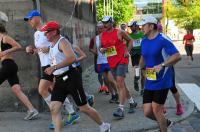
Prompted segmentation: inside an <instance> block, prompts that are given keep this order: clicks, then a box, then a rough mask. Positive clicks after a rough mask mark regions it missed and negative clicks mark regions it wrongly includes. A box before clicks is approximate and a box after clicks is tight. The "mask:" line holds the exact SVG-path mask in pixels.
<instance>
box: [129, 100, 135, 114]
mask: <svg viewBox="0 0 200 132" xmlns="http://www.w3.org/2000/svg"><path fill="white" fill-rule="evenodd" d="M136 106H137V103H136V102H135V101H134V103H130V107H129V110H128V113H134V112H135V107H136Z"/></svg>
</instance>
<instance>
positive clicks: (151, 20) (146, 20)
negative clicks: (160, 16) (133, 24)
mask: <svg viewBox="0 0 200 132" xmlns="http://www.w3.org/2000/svg"><path fill="white" fill-rule="evenodd" d="M147 23H153V24H157V23H158V21H157V19H156V18H155V17H153V16H145V17H144V18H142V20H141V21H140V22H138V25H139V26H142V25H145V24H147Z"/></svg>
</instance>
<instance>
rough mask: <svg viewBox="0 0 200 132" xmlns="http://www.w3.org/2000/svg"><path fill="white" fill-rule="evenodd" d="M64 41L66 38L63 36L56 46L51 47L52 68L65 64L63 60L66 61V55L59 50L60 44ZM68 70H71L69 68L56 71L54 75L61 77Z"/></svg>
mask: <svg viewBox="0 0 200 132" xmlns="http://www.w3.org/2000/svg"><path fill="white" fill-rule="evenodd" d="M62 39H65V38H64V37H62V36H61V37H60V39H59V40H58V41H57V43H56V44H55V45H54V46H51V47H50V50H49V58H50V61H51V66H54V65H57V64H59V63H61V62H63V60H65V59H66V56H65V55H64V53H62V52H60V50H59V44H60V41H61V40H62ZM68 70H69V67H68V66H67V67H63V68H60V69H58V70H55V71H54V72H53V74H54V75H61V74H63V73H64V72H66V71H68Z"/></svg>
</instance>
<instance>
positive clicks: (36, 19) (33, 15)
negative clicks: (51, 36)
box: [24, 10, 80, 129]
mask: <svg viewBox="0 0 200 132" xmlns="http://www.w3.org/2000/svg"><path fill="white" fill-rule="evenodd" d="M24 20H25V21H27V22H28V23H29V25H30V26H31V27H32V28H34V29H36V30H37V31H36V32H35V34H34V42H35V47H36V48H33V47H32V46H27V48H26V52H27V53H30V54H38V55H39V58H40V64H41V69H42V73H41V77H40V82H39V87H38V91H39V94H40V95H41V96H42V97H43V99H44V100H45V102H46V103H47V105H48V106H49V105H50V102H51V94H50V93H49V89H51V88H52V87H53V75H47V74H46V73H45V72H44V70H45V69H46V68H47V67H49V66H50V59H49V53H48V52H49V47H50V46H51V44H50V42H48V40H47V38H46V37H45V36H44V33H43V32H41V31H40V29H41V28H42V21H41V14H40V13H39V12H38V11H37V10H32V11H30V12H29V13H28V14H27V16H25V18H24ZM64 107H65V109H66V110H67V111H68V112H69V117H68V120H66V122H65V125H69V124H73V122H75V121H76V120H78V119H79V118H80V116H79V115H78V114H76V113H75V111H74V109H73V106H72V104H71V103H70V102H69V100H68V98H66V100H65V102H64ZM49 128H50V129H53V128H54V125H53V124H52V123H51V124H50V125H49Z"/></svg>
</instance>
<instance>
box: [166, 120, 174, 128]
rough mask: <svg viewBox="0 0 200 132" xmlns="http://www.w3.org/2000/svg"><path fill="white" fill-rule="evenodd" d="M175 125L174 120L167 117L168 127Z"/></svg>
mask: <svg viewBox="0 0 200 132" xmlns="http://www.w3.org/2000/svg"><path fill="white" fill-rule="evenodd" d="M173 125H174V122H173V121H170V120H168V119H167V127H168V128H169V127H172V126H173Z"/></svg>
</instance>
